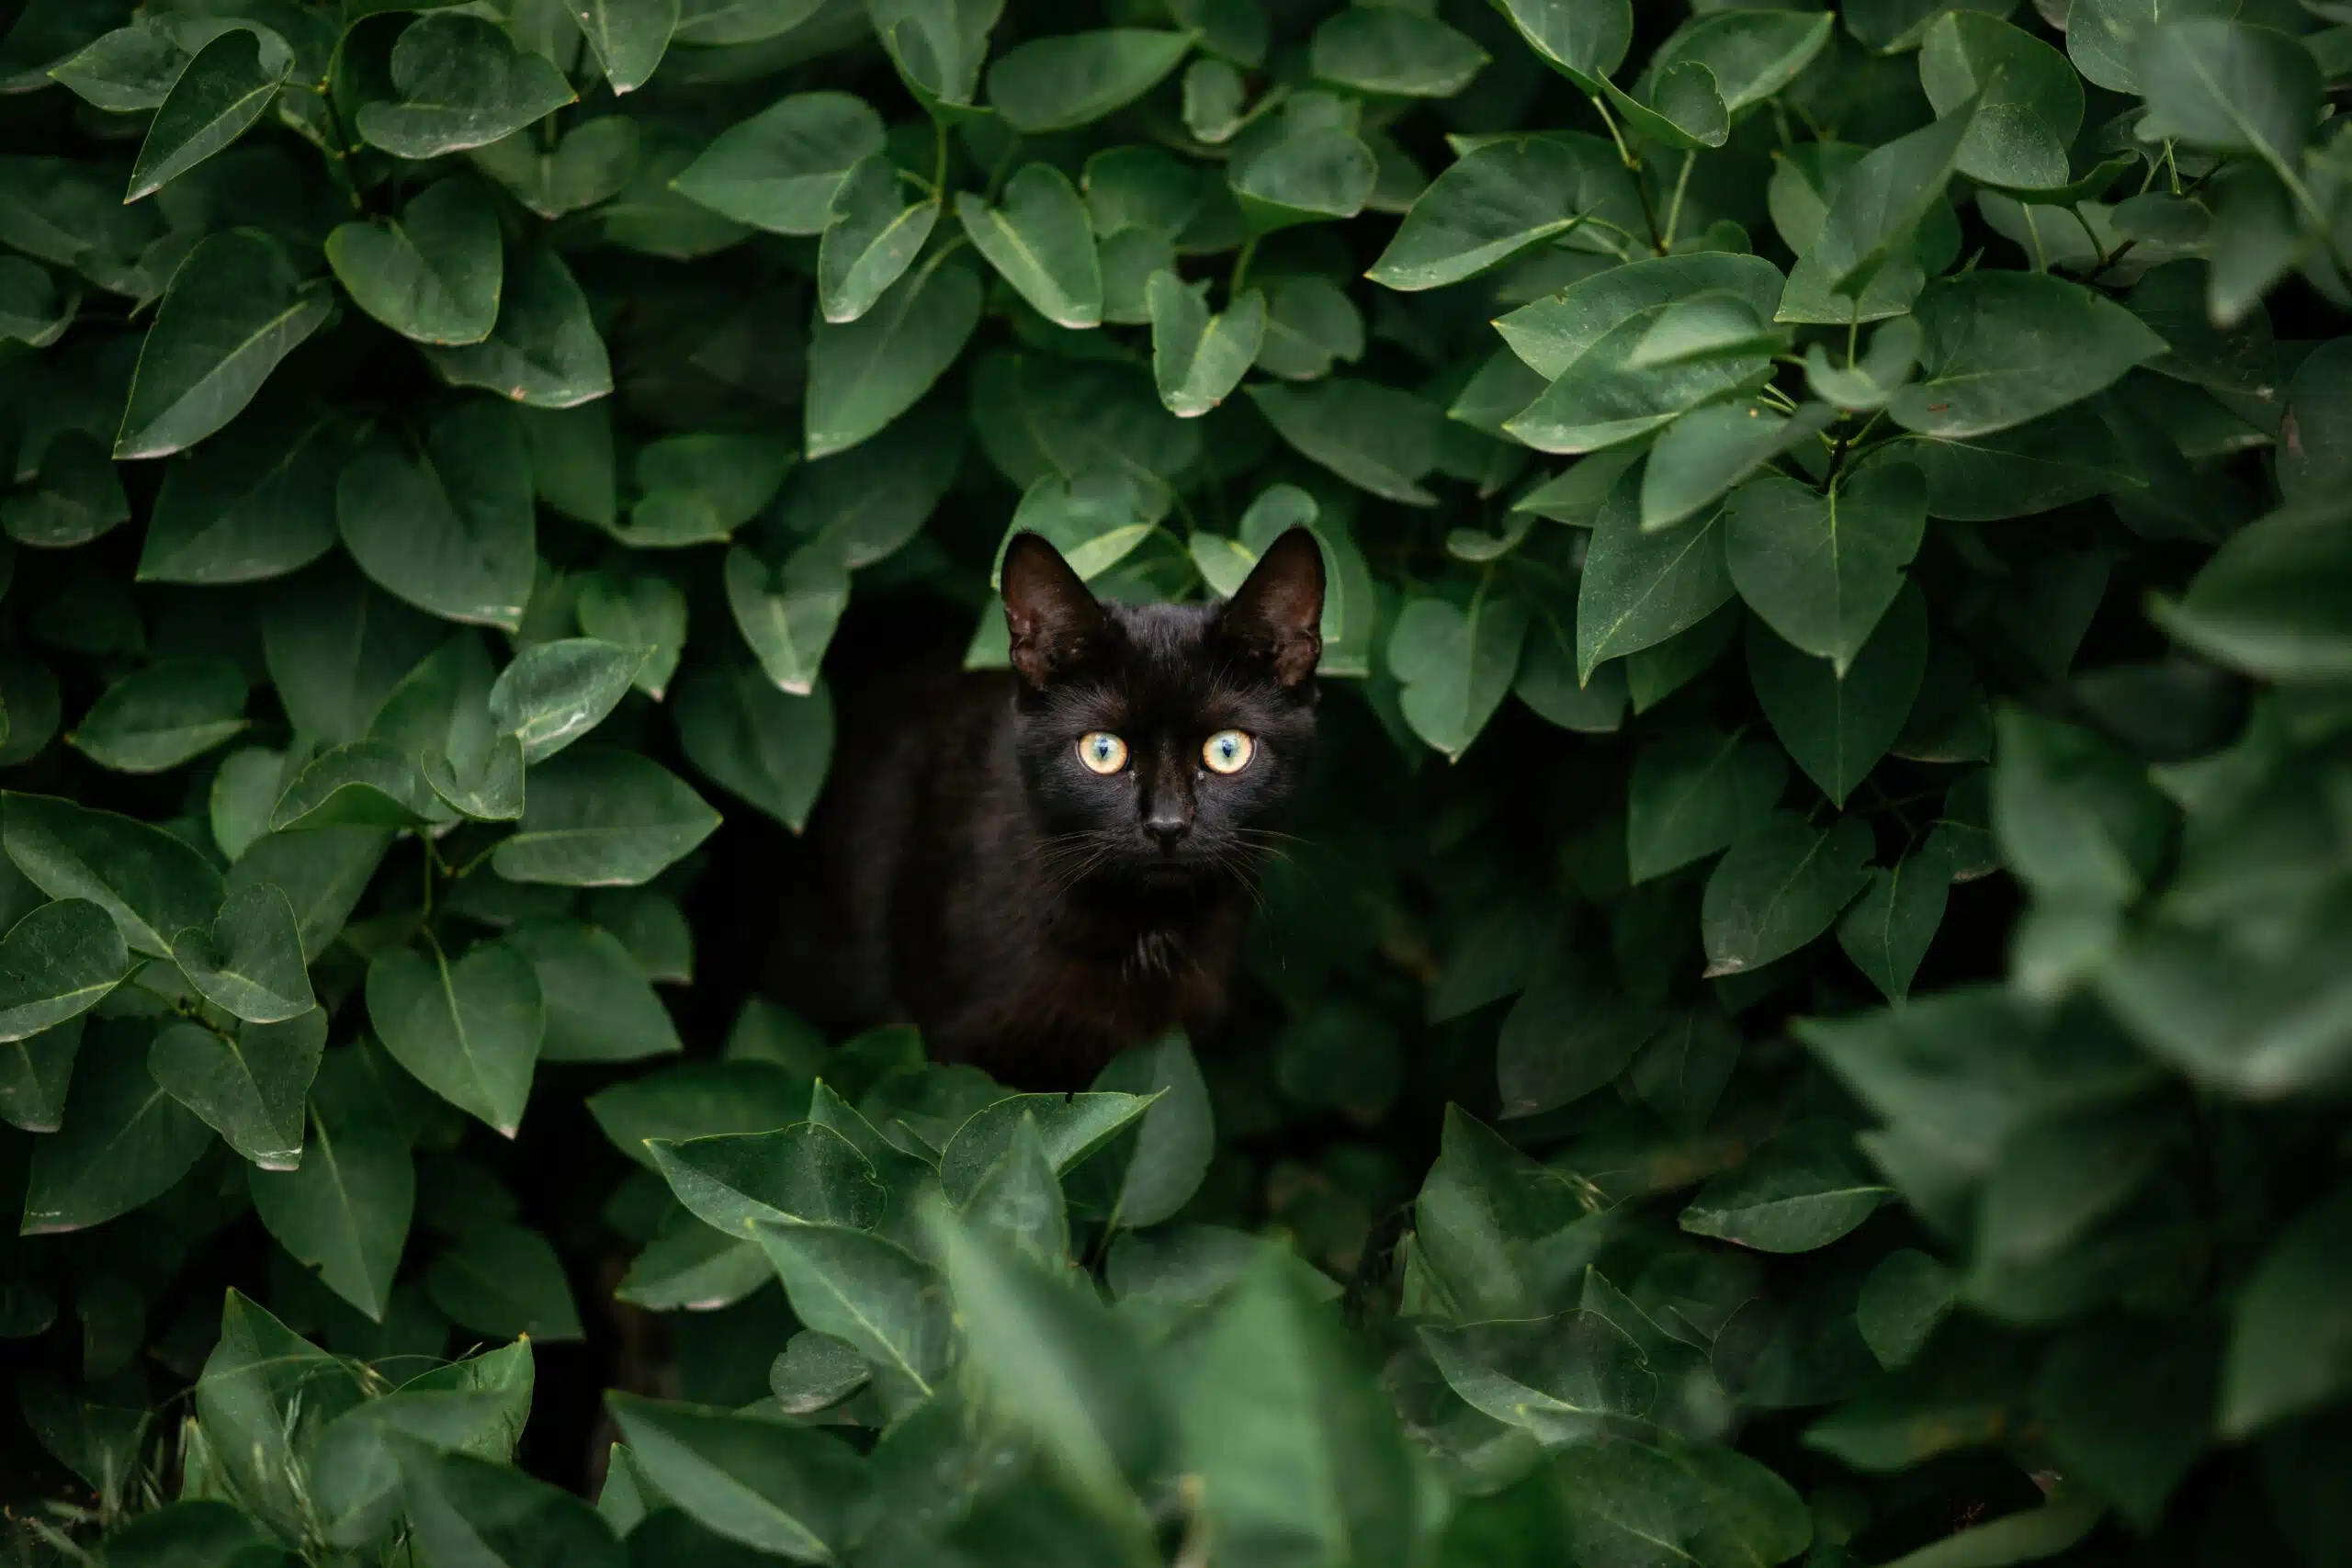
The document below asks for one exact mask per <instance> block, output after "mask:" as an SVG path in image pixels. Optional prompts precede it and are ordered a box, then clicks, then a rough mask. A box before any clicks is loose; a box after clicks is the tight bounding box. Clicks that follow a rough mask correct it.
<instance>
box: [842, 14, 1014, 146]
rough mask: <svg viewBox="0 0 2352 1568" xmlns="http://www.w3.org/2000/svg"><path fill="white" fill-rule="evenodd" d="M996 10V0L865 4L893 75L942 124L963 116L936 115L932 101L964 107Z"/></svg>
mask: <svg viewBox="0 0 2352 1568" xmlns="http://www.w3.org/2000/svg"><path fill="white" fill-rule="evenodd" d="M1002 10H1003V6H1002V5H1001V4H1000V3H999V0H874V3H873V4H872V5H870V6H867V8H866V12H867V16H868V17H869V18H870V19H871V20H872V22H873V25H874V34H875V36H876V38H878V39H881V40H882V46H883V48H884V49H886V50H888V51H889V54H890V62H891V63H892V64H893V65H896V66H897V67H898V68H899V77H900V78H901V79H902V80H904V81H905V82H906V84H907V85H908V87H909V89H910V90H911V91H912V92H913V94H914V96H915V98H916V100H917V101H918V102H920V103H921V104H922V106H923V107H924V108H926V109H930V110H932V111H933V114H934V116H935V118H938V119H939V121H940V123H942V124H945V123H948V122H949V121H950V120H952V119H955V118H963V117H959V116H954V115H940V114H938V112H937V106H938V105H941V104H946V105H950V106H953V107H957V108H968V107H970V105H971V102H972V94H973V92H974V90H975V89H977V88H978V86H979V84H980V62H981V61H982V60H983V59H985V58H986V57H987V55H988V50H989V28H993V27H994V26H996V21H997V17H998V16H999V14H1000V13H1001V11H1002Z"/></svg>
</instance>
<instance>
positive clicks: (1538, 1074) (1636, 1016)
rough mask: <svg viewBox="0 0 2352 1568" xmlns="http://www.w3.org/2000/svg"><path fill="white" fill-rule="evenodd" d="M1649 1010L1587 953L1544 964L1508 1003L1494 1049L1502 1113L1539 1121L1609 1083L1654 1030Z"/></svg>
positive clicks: (1650, 1007) (1651, 1013)
mask: <svg viewBox="0 0 2352 1568" xmlns="http://www.w3.org/2000/svg"><path fill="white" fill-rule="evenodd" d="M1655 1011H1656V1010H1655V1008H1654V1007H1653V1006H1652V1005H1651V1003H1650V1002H1649V1001H1648V1000H1646V999H1645V998H1640V997H1634V996H1630V995H1627V994H1626V993H1625V991H1624V988H1623V986H1622V985H1620V984H1619V983H1618V981H1617V977H1616V976H1614V975H1612V974H1611V973H1609V972H1608V970H1607V968H1606V966H1604V965H1602V964H1600V963H1598V962H1597V961H1595V960H1594V959H1593V958H1592V957H1591V956H1590V955H1589V954H1582V953H1579V954H1575V955H1573V956H1570V957H1568V958H1566V960H1565V961H1555V962H1554V963H1553V964H1550V965H1549V966H1548V967H1546V968H1544V970H1542V971H1541V972H1539V973H1538V975H1537V976H1536V977H1535V979H1534V982H1533V983H1532V984H1531V985H1530V986H1529V987H1527V989H1526V991H1525V992H1523V993H1522V994H1521V997H1520V998H1519V1000H1518V1001H1517V1002H1515V1003H1514V1004H1512V1007H1511V1010H1510V1015H1509V1016H1508V1017H1506V1018H1505V1019H1504V1020H1503V1027H1502V1034H1501V1036H1500V1038H1499V1039H1498V1040H1497V1042H1496V1044H1495V1081H1496V1087H1497V1088H1498V1089H1500V1090H1501V1092H1502V1110H1503V1114H1504V1115H1505V1116H1536V1115H1541V1114H1542V1113H1543V1112H1544V1111H1553V1110H1556V1109H1558V1108H1559V1107H1560V1106H1563V1105H1568V1104H1573V1103H1574V1102H1575V1101H1577V1100H1581V1099H1583V1098H1584V1097H1585V1096H1586V1095H1588V1094H1590V1093H1592V1092H1593V1091H1594V1090H1595V1089H1600V1087H1601V1086H1602V1085H1603V1084H1606V1083H1608V1082H1609V1081H1610V1080H1611V1078H1614V1077H1616V1076H1617V1075H1618V1074H1619V1073H1621V1072H1623V1071H1624V1069H1625V1066H1626V1064H1627V1063H1629V1062H1631V1061H1632V1060H1633V1059H1634V1053H1635V1052H1636V1051H1639V1050H1640V1049H1641V1048H1642V1044H1643V1043H1644V1042H1645V1041H1646V1040H1648V1039H1649V1037H1650V1036H1651V1035H1652V1034H1653V1033H1655V1032H1657V1017H1656V1016H1655Z"/></svg>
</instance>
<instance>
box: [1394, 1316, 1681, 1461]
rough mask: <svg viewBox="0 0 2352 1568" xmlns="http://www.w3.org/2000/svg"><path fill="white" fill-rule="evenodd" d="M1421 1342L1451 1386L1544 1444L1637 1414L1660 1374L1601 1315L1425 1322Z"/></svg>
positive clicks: (1584, 1437) (1591, 1434) (1585, 1436)
mask: <svg viewBox="0 0 2352 1568" xmlns="http://www.w3.org/2000/svg"><path fill="white" fill-rule="evenodd" d="M1420 1334H1421V1343H1422V1344H1423V1345H1424V1346H1426V1347H1427V1348H1428V1349H1429V1352H1430V1358H1431V1359H1433V1360H1434V1361H1436V1363H1437V1366H1438V1370H1439V1371H1440V1372H1442V1374H1443V1375H1444V1377H1445V1381H1446V1382H1447V1383H1448V1384H1450V1385H1451V1386H1452V1387H1453V1392H1454V1393H1458V1394H1460V1395H1461V1396H1462V1397H1463V1398H1464V1400H1466V1401H1467V1402H1468V1403H1469V1404H1471V1405H1473V1406H1474V1407H1476V1408H1477V1409H1479V1410H1482V1411H1484V1412H1485V1413H1486V1414H1487V1415H1488V1416H1493V1417H1494V1418H1495V1419H1496V1420H1498V1421H1501V1422H1504V1423H1506V1424H1508V1425H1510V1426H1513V1427H1526V1428H1527V1429H1528V1430H1529V1431H1531V1432H1532V1433H1534V1434H1535V1436H1536V1437H1537V1438H1541V1439H1542V1440H1543V1441H1544V1442H1546V1443H1570V1442H1589V1441H1591V1440H1593V1439H1594V1438H1598V1437H1600V1434H1601V1433H1602V1432H1603V1431H1605V1430H1606V1428H1607V1422H1608V1420H1609V1418H1610V1417H1612V1416H1626V1417H1634V1418H1638V1417H1640V1416H1645V1415H1646V1414H1648V1412H1649V1408H1650V1404H1651V1402H1652V1401H1653V1400H1655V1399H1656V1398H1657V1377H1656V1376H1655V1375H1653V1374H1652V1373H1651V1371H1650V1370H1649V1369H1648V1368H1647V1367H1646V1366H1645V1365H1644V1364H1643V1359H1642V1353H1641V1350H1640V1348H1638V1347H1636V1346H1635V1345H1634V1342H1633V1340H1631V1339H1629V1338H1627V1337H1625V1335H1624V1333H1623V1331H1622V1330H1620V1329H1619V1328H1617V1327H1616V1325H1613V1324H1611V1322H1610V1321H1609V1320H1608V1319H1607V1318H1605V1317H1603V1316H1601V1315H1600V1314H1599V1313H1591V1312H1567V1313H1562V1314H1559V1315H1557V1316H1555V1317H1538V1318H1516V1319H1512V1320H1510V1321H1507V1322H1501V1323H1472V1324H1465V1325H1463V1326H1461V1327H1459V1328H1434V1327H1424V1328H1423V1329H1422V1330H1421V1331H1420Z"/></svg>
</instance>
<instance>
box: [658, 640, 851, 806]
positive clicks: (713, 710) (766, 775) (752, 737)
mask: <svg viewBox="0 0 2352 1568" xmlns="http://www.w3.org/2000/svg"><path fill="white" fill-rule="evenodd" d="M671 711H672V716H673V719H674V720H675V721H676V723H677V727H678V743H679V745H680V746H682V747H683V748H684V750H685V753H686V760H687V761H690V762H692V763H693V764H694V765H695V767H696V768H697V769H699V770H700V771H701V772H702V773H703V775H704V776H705V777H707V778H708V779H709V780H710V781H711V782H712V783H713V784H717V785H718V787H719V788H721V789H723V790H726V791H727V792H728V793H729V794H730V795H734V796H735V797H736V798H738V799H739V800H742V801H744V802H746V803H748V804H749V805H751V806H752V807H756V808H757V809H759V810H760V811H763V812H764V813H766V814H767V815H768V816H770V817H772V818H775V820H776V821H778V822H781V823H783V824H784V825H785V826H786V828H789V829H792V830H793V831H794V832H796V833H797V832H798V831H799V830H800V829H802V828H803V827H805V826H807V824H808V821H809V811H810V810H811V809H812V808H813V807H815V806H816V804H817V795H818V792H819V791H820V790H821V789H822V788H823V787H824V784H825V774H826V772H827V770H828V769H829V768H831V765H832V758H833V700H832V696H831V694H830V693H829V692H827V691H826V689H825V685H824V682H821V681H820V682H818V683H817V686H816V689H815V690H814V691H813V692H811V693H810V694H809V695H808V696H805V697H795V696H790V695H787V694H786V693H784V692H783V691H781V690H779V689H778V688H777V686H776V685H775V682H772V681H770V680H768V679H767V678H766V677H765V676H763V674H762V673H761V672H760V671H757V670H754V669H752V668H750V667H748V666H727V665H704V666H702V667H700V668H698V669H695V670H693V671H688V672H687V675H686V678H685V679H684V681H683V682H680V684H679V688H678V700H677V701H676V702H675V703H673V704H672V705H671Z"/></svg>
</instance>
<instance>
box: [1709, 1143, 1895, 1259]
mask: <svg viewBox="0 0 2352 1568" xmlns="http://www.w3.org/2000/svg"><path fill="white" fill-rule="evenodd" d="M1893 1195H1894V1189H1893V1188H1891V1187H1888V1186H1886V1185H1885V1184H1884V1183H1883V1182H1882V1181H1880V1180H1879V1179H1878V1178H1877V1174H1876V1173H1875V1172H1873V1171H1871V1169H1870V1168H1869V1166H1868V1165H1867V1164H1866V1163H1865V1162H1864V1161H1863V1159H1862V1156H1861V1155H1860V1152H1859V1151H1858V1150H1857V1149H1856V1148H1855V1147H1854V1139H1853V1134H1850V1133H1849V1132H1848V1131H1847V1130H1846V1129H1845V1128H1843V1127H1840V1126H1838V1125H1836V1124H1835V1123H1830V1122H1812V1123H1807V1124H1805V1125H1803V1126H1799V1127H1796V1128H1792V1129H1791V1130H1790V1131H1788V1132H1786V1133H1783V1134H1781V1135H1779V1136H1778V1137H1776V1138H1774V1139H1772V1141H1771V1142H1770V1143H1768V1144H1766V1145H1764V1146H1763V1147H1762V1148H1760V1149H1758V1150H1757V1151H1756V1153H1755V1154H1754V1155H1752V1156H1749V1157H1748V1159H1747V1161H1746V1162H1745V1163H1744V1164H1742V1165H1740V1166H1738V1167H1736V1168H1734V1169H1732V1170H1729V1171H1726V1172H1724V1174H1723V1175H1721V1176H1718V1177H1716V1178H1715V1179H1713V1180H1712V1181H1710V1182H1708V1183H1707V1184H1706V1185H1705V1186H1704V1187H1702V1188H1701V1189H1700V1190H1699V1193H1698V1196H1696V1197H1695V1198H1693V1199H1691V1204H1690V1206H1689V1207H1688V1208H1686V1209H1684V1210H1683V1211H1682V1215H1681V1221H1680V1223H1681V1226H1682V1228H1683V1229H1684V1230H1686V1231H1689V1232H1691V1234H1693V1235H1711V1236H1714V1237H1717V1238H1719V1239H1721V1240H1724V1241H1729V1242H1736V1243H1737V1244H1738V1245H1740V1246H1742V1247H1755V1248H1756V1249H1758V1251H1762V1252H1811V1251H1813V1250H1814V1249H1815V1248H1816V1247H1826V1246H1828V1245H1829V1244H1830V1243H1831V1242H1833V1241H1836V1240H1837V1239H1838V1237H1839V1236H1841V1235H1845V1234H1846V1233H1847V1232H1848V1231H1850V1230H1852V1229H1853V1228H1854V1227H1855V1226H1856V1225H1859V1224H1861V1223H1862V1222H1863V1221H1864V1220H1867V1219H1869V1218H1870V1217H1871V1214H1872V1213H1876V1212H1877V1209H1878V1206H1879V1205H1880V1204H1881V1203H1883V1202H1884V1201H1886V1200H1887V1199H1888V1198H1889V1197H1891V1196H1893Z"/></svg>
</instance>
